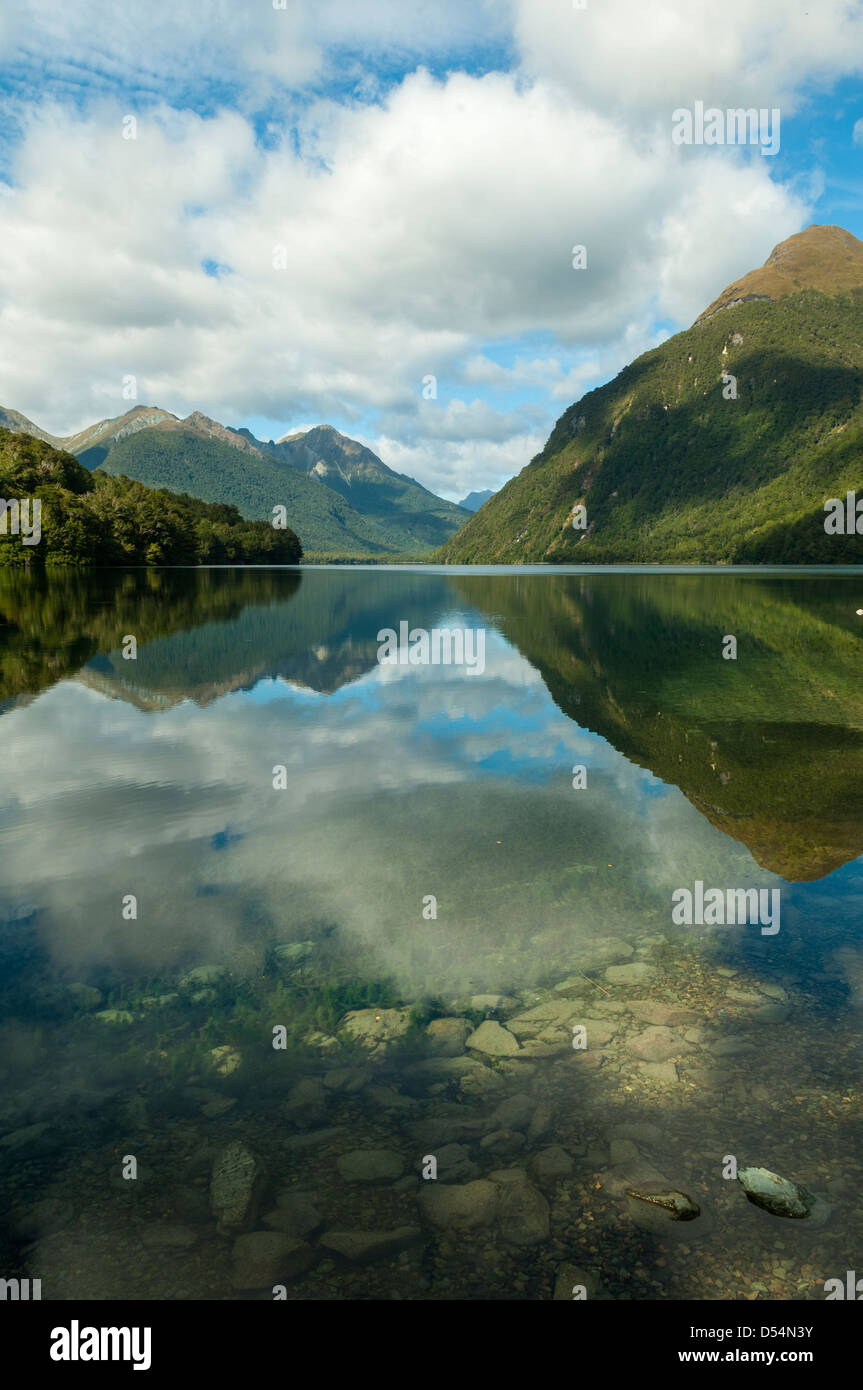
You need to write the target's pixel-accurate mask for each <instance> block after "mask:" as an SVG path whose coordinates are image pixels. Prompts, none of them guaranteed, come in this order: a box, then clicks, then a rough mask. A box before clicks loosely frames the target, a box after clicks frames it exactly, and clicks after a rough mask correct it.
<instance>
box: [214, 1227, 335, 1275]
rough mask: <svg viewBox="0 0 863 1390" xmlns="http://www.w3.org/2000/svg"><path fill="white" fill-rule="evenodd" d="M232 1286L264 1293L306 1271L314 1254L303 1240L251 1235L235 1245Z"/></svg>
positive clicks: (273, 1233) (275, 1234) (270, 1233)
mask: <svg viewBox="0 0 863 1390" xmlns="http://www.w3.org/2000/svg"><path fill="white" fill-rule="evenodd" d="M232 1253H233V1269H232V1271H231V1283H232V1284H233V1286H234V1288H235V1289H265V1288H269V1287H272V1285H274V1284H280V1283H281V1282H282V1281H283V1280H285V1279H293V1278H295V1277H296V1275H298V1274H302V1273H303V1271H304V1270H306V1269H308V1267H309V1265H310V1264H311V1263H312V1261H313V1260H314V1258H315V1252H314V1250H313V1249H312V1247H311V1246H310V1245H307V1244H306V1242H305V1241H304V1240H295V1239H294V1238H293V1237H292V1236H286V1235H283V1234H282V1232H281V1231H251V1232H249V1234H248V1235H244V1236H238V1237H237V1239H236V1240H235V1241H234V1249H233V1252H232Z"/></svg>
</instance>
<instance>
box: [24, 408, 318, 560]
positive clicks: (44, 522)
mask: <svg viewBox="0 0 863 1390" xmlns="http://www.w3.org/2000/svg"><path fill="white" fill-rule="evenodd" d="M0 497H2V498H3V499H4V500H6V501H9V500H12V499H14V500H17V501H18V502H19V503H20V502H22V501H23V500H24V499H25V498H30V499H31V502H32V501H35V500H36V499H38V500H39V501H40V502H41V538H40V540H39V542H38V544H35V545H25V544H24V543H23V540H22V537H21V535H16V534H13V525H12V523H11V522H10V520H9V518H8V516H7V517H6V519H5V529H4V530H0V565H30V566H41V565H97V566H100V565H233V564H237V565H292V564H296V563H297V562H298V561H299V559H300V558H301V556H302V546H301V545H300V542H299V540H298V538H297V536H296V535H295V534H294V532H293V531H291V530H290V529H287V528H285V529H283V530H279V529H276V528H275V527H273V526H272V525H270V524H269V523H268V522H264V521H246V520H244V518H243V517H242V516H241V515H240V513H239V511H238V510H237V508H236V507H233V506H230V505H227V504H225V503H221V502H202V501H200V500H199V499H198V498H196V497H190V496H188V495H187V494H185V493H179V494H177V493H174V492H168V491H165V490H164V489H153V488H148V487H145V486H144V485H143V484H142V483H138V482H135V481H133V480H132V479H131V478H126V477H123V476H122V475H119V476H115V477H109V476H108V475H107V474H105V473H101V472H99V471H96V472H94V473H91V472H89V470H88V469H86V468H84V467H83V466H82V465H81V464H80V463H79V462H78V461H77V459H75V458H73V456H72V455H71V454H67V453H65V452H64V451H63V450H61V449H55V448H54V447H53V446H52V445H50V444H47V443H45V442H44V441H43V440H41V439H34V438H33V437H32V436H31V435H26V434H12V433H11V432H10V431H9V430H2V429H0Z"/></svg>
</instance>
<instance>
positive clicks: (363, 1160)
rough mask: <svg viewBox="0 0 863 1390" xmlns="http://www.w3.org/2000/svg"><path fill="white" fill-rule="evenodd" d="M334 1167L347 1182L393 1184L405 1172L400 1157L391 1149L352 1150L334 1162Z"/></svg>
mask: <svg viewBox="0 0 863 1390" xmlns="http://www.w3.org/2000/svg"><path fill="white" fill-rule="evenodd" d="M336 1167H337V1168H338V1170H339V1172H340V1173H341V1175H342V1177H343V1178H345V1180H346V1181H347V1182H364V1183H374V1184H377V1183H389V1182H395V1181H396V1179H397V1178H400V1177H401V1176H402V1174H403V1173H404V1171H405V1165H404V1162H403V1160H402V1158H401V1156H400V1155H399V1154H397V1153H394V1152H393V1151H392V1149H354V1151H353V1152H352V1153H347V1154H342V1156H341V1158H339V1159H337V1160H336Z"/></svg>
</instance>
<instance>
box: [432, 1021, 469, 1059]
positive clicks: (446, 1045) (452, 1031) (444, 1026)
mask: <svg viewBox="0 0 863 1390" xmlns="http://www.w3.org/2000/svg"><path fill="white" fill-rule="evenodd" d="M469 1033H470V1024H469V1023H468V1021H467V1019H465V1018H434V1019H432V1021H431V1023H430V1024H429V1026H428V1027H427V1028H426V1037H427V1038H428V1040H429V1046H430V1047H431V1048H432V1049H433V1051H434V1052H435V1053H436V1054H437V1055H438V1056H439V1057H458V1055H459V1053H461V1052H464V1046H465V1042H466V1040H467V1036H468V1034H469Z"/></svg>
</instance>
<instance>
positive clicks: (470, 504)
mask: <svg viewBox="0 0 863 1390" xmlns="http://www.w3.org/2000/svg"><path fill="white" fill-rule="evenodd" d="M490 497H494V493H493V492H492V490H491V488H489V487H487V488H486V489H485V491H484V492H469V493H468V495H467V497H463V498H462V499H461V501H460V502H459V506H460V507H464V509H465V511H466V512H478V511H479V509H480V507H481V506H482V505H483V503H484V502H487V501H488V499H489V498H490Z"/></svg>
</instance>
